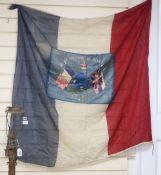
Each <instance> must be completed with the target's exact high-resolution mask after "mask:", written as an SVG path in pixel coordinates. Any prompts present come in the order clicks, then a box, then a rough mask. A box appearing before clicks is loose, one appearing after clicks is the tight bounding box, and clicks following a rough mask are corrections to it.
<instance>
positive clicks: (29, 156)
mask: <svg viewBox="0 0 161 175" xmlns="http://www.w3.org/2000/svg"><path fill="white" fill-rule="evenodd" d="M15 8H17V9H18V42H17V59H16V68H15V76H14V84H13V98H12V101H13V102H12V103H13V105H15V106H22V107H23V108H24V110H25V113H24V117H25V118H27V120H28V123H27V124H26V125H24V124H23V122H22V120H23V118H21V117H19V116H17V117H14V126H15V129H16V133H17V139H18V142H19V146H20V148H21V149H22V157H19V158H18V159H19V160H22V161H24V162H29V163H34V164H40V165H44V166H53V167H55V168H58V169H64V168H70V167H78V166H83V165H87V164H90V163H94V162H99V161H102V160H105V159H108V157H109V156H111V155H114V154H116V153H119V152H121V151H125V150H126V149H129V148H131V147H133V146H136V145H138V144H141V143H144V142H150V141H151V140H152V137H151V122H150V105H149V77H148V50H149V27H150V18H151V1H150V0H148V1H146V2H144V3H142V4H140V5H138V6H136V7H133V8H131V9H128V10H126V11H124V12H121V13H118V14H115V15H111V16H105V17H99V18H89V19H88V18H86V19H71V18H64V17H60V16H56V15H52V14H48V13H45V12H41V11H39V10H35V9H32V8H29V7H26V6H22V5H12V6H11V9H15Z"/></svg>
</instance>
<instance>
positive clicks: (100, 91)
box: [47, 49, 114, 104]
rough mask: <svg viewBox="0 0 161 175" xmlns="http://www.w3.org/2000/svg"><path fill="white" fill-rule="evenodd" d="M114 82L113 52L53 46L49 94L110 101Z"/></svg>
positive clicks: (94, 101)
mask: <svg viewBox="0 0 161 175" xmlns="http://www.w3.org/2000/svg"><path fill="white" fill-rule="evenodd" d="M113 82H114V56H113V54H92V55H85V54H76V53H70V52H65V51H61V50H56V49H53V50H52V52H51V58H50V65H49V75H48V82H47V92H48V96H49V97H51V98H55V99H59V100H63V101H69V102H75V103H92V104H100V103H101V104H109V103H110V102H111V100H112V96H113Z"/></svg>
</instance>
